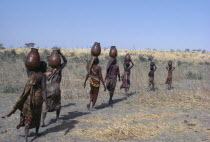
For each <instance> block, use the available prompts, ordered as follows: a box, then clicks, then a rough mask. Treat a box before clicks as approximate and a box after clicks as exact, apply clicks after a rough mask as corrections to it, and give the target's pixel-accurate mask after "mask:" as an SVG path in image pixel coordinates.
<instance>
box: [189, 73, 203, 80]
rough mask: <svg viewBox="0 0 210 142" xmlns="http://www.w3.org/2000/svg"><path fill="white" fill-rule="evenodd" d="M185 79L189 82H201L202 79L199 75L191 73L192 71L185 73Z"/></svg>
mask: <svg viewBox="0 0 210 142" xmlns="http://www.w3.org/2000/svg"><path fill="white" fill-rule="evenodd" d="M187 79H190V80H202V79H203V77H202V75H201V74H200V73H195V72H192V71H189V72H188V73H187Z"/></svg>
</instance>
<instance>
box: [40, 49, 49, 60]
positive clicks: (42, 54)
mask: <svg viewBox="0 0 210 142" xmlns="http://www.w3.org/2000/svg"><path fill="white" fill-rule="evenodd" d="M47 56H50V51H49V50H47V49H45V50H44V51H43V52H41V53H40V57H41V60H42V61H46V60H47Z"/></svg>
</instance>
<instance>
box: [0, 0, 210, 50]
mask: <svg viewBox="0 0 210 142" xmlns="http://www.w3.org/2000/svg"><path fill="white" fill-rule="evenodd" d="M0 17H1V22H0V43H3V44H4V45H5V46H13V47H16V46H23V45H24V43H26V42H35V43H36V46H40V47H52V46H55V45H57V46H61V47H63V48H86V47H90V46H92V45H93V43H94V42H95V41H97V42H100V43H101V46H102V47H110V46H111V45H116V46H117V47H118V48H136V49H144V48H153V49H168V50H169V49H186V48H189V49H205V50H208V49H210V0H0Z"/></svg>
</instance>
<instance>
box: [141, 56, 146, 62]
mask: <svg viewBox="0 0 210 142" xmlns="http://www.w3.org/2000/svg"><path fill="white" fill-rule="evenodd" d="M139 60H140V61H141V62H146V61H147V59H146V58H145V57H144V56H143V55H139Z"/></svg>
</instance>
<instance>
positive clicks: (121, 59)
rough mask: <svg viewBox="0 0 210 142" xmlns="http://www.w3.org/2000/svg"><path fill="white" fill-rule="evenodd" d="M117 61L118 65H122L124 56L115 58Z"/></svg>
mask: <svg viewBox="0 0 210 142" xmlns="http://www.w3.org/2000/svg"><path fill="white" fill-rule="evenodd" d="M117 61H118V63H120V62H121V63H124V61H125V57H124V56H117Z"/></svg>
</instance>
